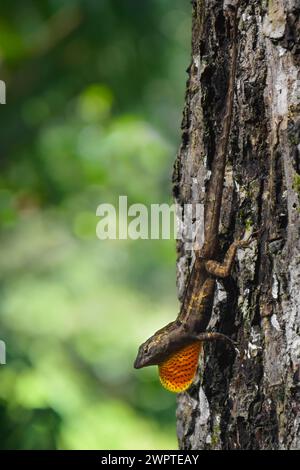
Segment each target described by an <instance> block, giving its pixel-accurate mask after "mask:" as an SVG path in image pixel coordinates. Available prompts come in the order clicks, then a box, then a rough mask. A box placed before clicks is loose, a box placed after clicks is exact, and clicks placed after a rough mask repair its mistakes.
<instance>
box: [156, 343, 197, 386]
mask: <svg viewBox="0 0 300 470" xmlns="http://www.w3.org/2000/svg"><path fill="white" fill-rule="evenodd" d="M201 350H202V343H201V342H200V341H193V342H192V343H191V344H189V345H187V346H185V347H183V348H182V349H180V350H179V351H177V352H175V353H174V354H172V355H171V356H170V357H169V358H168V359H166V360H165V361H164V362H162V363H161V364H160V365H159V366H158V369H159V378H160V381H161V384H162V386H163V387H164V388H166V389H167V390H169V391H170V392H174V393H179V392H183V391H184V390H187V389H188V388H189V386H190V385H191V383H192V382H193V379H194V377H195V374H196V372H197V367H198V359H199V354H200V352H201Z"/></svg>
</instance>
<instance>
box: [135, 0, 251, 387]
mask: <svg viewBox="0 0 300 470" xmlns="http://www.w3.org/2000/svg"><path fill="white" fill-rule="evenodd" d="M238 6H239V1H237V2H236V5H235V6H233V5H227V6H226V7H224V8H225V10H224V12H225V15H226V17H227V18H228V26H229V36H230V40H229V41H230V43H231V64H230V70H229V80H228V90H227V95H226V102H225V113H224V119H223V128H222V131H221V135H220V138H219V140H218V145H217V147H216V153H215V156H214V159H213V164H212V176H211V179H210V181H209V186H208V193H207V198H206V204H205V214H204V244H203V247H202V248H201V249H200V250H198V251H197V252H196V254H195V255H196V256H195V262H194V265H193V268H192V271H191V274H190V276H189V279H188V282H187V287H186V290H185V295H184V299H183V302H182V306H181V309H180V312H179V314H178V316H177V318H176V320H175V321H173V322H171V323H169V324H168V325H166V326H165V327H164V328H161V329H160V330H158V331H157V332H156V333H155V334H154V335H153V336H151V337H150V338H149V339H148V340H147V341H146V342H145V343H143V344H142V345H141V346H140V348H139V351H138V355H137V358H136V360H135V363H134V367H135V368H137V369H139V368H142V367H146V366H150V365H158V366H159V373H160V379H161V382H162V384H163V386H164V387H165V388H167V389H168V390H171V391H175V392H180V391H183V390H185V389H187V388H188V387H189V385H190V384H191V382H192V380H193V378H194V375H195V373H196V370H197V364H198V357H199V353H200V351H201V342H203V341H213V340H216V339H225V340H226V339H227V340H228V341H230V340H229V338H227V337H225V336H224V335H222V334H220V333H209V332H206V331H205V330H206V328H207V325H208V323H209V321H210V318H211V314H212V308H213V301H214V291H215V284H216V278H217V277H223V278H224V277H226V276H228V275H229V274H230V271H231V267H232V264H233V261H234V257H235V254H236V251H237V249H238V248H242V247H244V246H247V245H248V243H249V240H241V241H234V242H233V243H232V245H231V246H230V247H229V249H228V251H227V253H226V255H225V258H224V262H223V263H222V264H221V263H218V262H216V261H215V259H216V258H217V256H218V252H219V223H220V211H221V204H222V194H223V181H224V174H225V166H226V155H227V152H228V144H229V137H230V129H231V121H232V114H233V101H234V89H235V75H236V64H237V54H238V47H237V11H238Z"/></svg>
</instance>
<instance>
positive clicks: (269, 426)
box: [173, 0, 300, 449]
mask: <svg viewBox="0 0 300 470" xmlns="http://www.w3.org/2000/svg"><path fill="white" fill-rule="evenodd" d="M230 3H236V2H234V1H233V0H232V1H231V2H230V1H228V0H227V1H226V0H224V1H221V0H194V1H193V25H192V28H193V30H192V63H191V66H190V68H189V80H188V86H187V93H186V106H185V110H184V117H183V123H182V130H183V136H182V145H181V147H180V150H179V153H178V157H177V160H176V163H175V167H174V177H173V180H174V196H175V199H176V201H177V203H179V204H180V205H181V206H183V205H184V204H186V203H196V202H197V203H199V202H201V203H203V202H204V198H205V189H206V188H207V182H208V181H209V177H210V169H211V163H212V160H213V158H214V151H215V145H216V138H217V136H218V135H220V130H221V128H222V116H223V111H224V103H225V99H226V93H227V82H228V73H229V68H230V49H229V45H230V41H229V39H228V34H229V33H228V25H227V20H226V15H224V7H226V6H228V4H230ZM299 11H300V2H299V0H272V1H271V0H269V1H264V0H247V1H246V0H245V1H242V2H241V3H240V7H239V25H238V48H239V55H238V66H237V75H236V83H235V98H234V116H233V121H232V126H231V134H230V145H229V151H228V155H227V165H226V174H225V181H224V193H223V202H222V214H221V223H220V241H221V247H222V253H224V252H225V251H226V248H227V247H228V246H229V244H230V242H231V241H232V240H233V239H234V238H237V237H238V236H239V235H240V234H241V233H243V230H244V229H245V226H249V225H253V226H254V227H255V229H257V228H262V231H261V233H260V234H259V236H258V238H257V240H256V241H254V242H253V243H252V244H251V245H250V247H249V248H247V249H246V250H245V251H239V254H238V257H237V261H236V263H235V267H234V270H233V273H232V276H231V278H230V279H229V280H228V281H226V282H224V283H223V284H222V283H219V282H218V288H217V291H216V294H215V302H214V312H213V315H212V319H211V322H210V324H209V328H208V329H209V330H213V331H219V332H222V333H224V334H227V335H229V336H231V337H232V338H233V339H235V340H236V341H237V343H238V347H239V349H240V354H239V355H237V354H235V353H234V352H233V351H231V350H230V349H229V348H228V346H227V345H224V344H221V343H214V344H212V343H211V344H207V345H205V347H204V353H203V355H202V356H201V357H200V362H199V374H198V376H197V379H196V380H195V382H194V384H193V385H192V387H191V388H190V389H189V390H188V391H187V392H185V393H182V394H180V395H179V396H178V409H177V422H178V426H177V431H178V439H179V445H180V447H181V448H182V449H299V448H300V402H299V398H300V388H299V386H300V337H299V329H300V222H299V218H300V217H299V212H300V157H299V145H298V144H299V141H300V139H299V129H300V117H299V109H300V87H298V83H299V82H298V80H299V78H298V75H299V62H300V57H299V52H300V42H299V28H300V20H299ZM195 182H197V184H195ZM188 248H189V246H188V244H187V243H185V241H181V242H179V243H178V264H177V267H178V291H179V298H180V299H181V300H182V295H183V291H184V285H185V282H186V279H187V275H188V272H189V270H190V269H191V265H192V262H193V257H192V256H191V252H190V251H189V249H188Z"/></svg>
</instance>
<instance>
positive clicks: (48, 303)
mask: <svg viewBox="0 0 300 470" xmlns="http://www.w3.org/2000/svg"><path fill="white" fill-rule="evenodd" d="M190 16H191V12H190V5H189V3H188V2H183V1H180V0H143V1H142V2H141V1H140V0H130V1H126V2H125V1H123V0H73V1H70V0H31V1H25V2H19V3H18V5H16V4H13V3H12V2H11V1H8V0H2V1H1V19H0V79H2V80H5V82H6V84H7V104H6V105H5V106H3V105H2V106H1V107H0V112H1V116H0V157H1V160H0V163H1V177H0V223H1V235H0V238H1V244H0V276H1V279H0V289H1V297H0V338H1V339H2V340H4V341H5V342H6V345H7V364H6V365H5V366H1V368H0V416H1V426H0V446H1V448H3V449H55V448H57V449H138V448H141V449H143V448H144V449H147V448H148V449H172V448H176V445H177V443H176V433H175V396H173V395H171V394H169V393H168V392H166V391H164V390H163V389H162V388H161V386H160V384H159V380H158V375H157V370H156V368H154V367H152V368H149V369H145V370H141V371H135V370H134V369H133V366H132V364H133V360H134V358H135V355H136V352H137V347H138V345H139V344H140V343H141V342H142V341H143V340H145V339H146V338H147V336H148V335H150V334H152V333H153V332H154V331H155V329H157V328H158V327H161V326H163V324H164V323H165V322H167V321H170V320H171V319H173V318H174V317H175V315H176V312H177V308H178V305H177V302H176V289H175V257H176V253H175V244H174V242H172V241H166V240H164V241H149V240H147V241H141V240H138V241H130V240H128V241H99V240H98V239H97V238H96V224H97V221H98V219H97V217H96V208H97V206H98V205H99V204H100V203H102V202H109V203H114V204H117V202H118V197H119V195H127V196H128V199H129V201H128V202H129V203H135V202H139V203H145V204H147V205H149V204H151V203H162V202H169V201H170V200H171V183H170V180H171V171H172V164H173V161H174V158H175V153H176V148H177V146H178V143H179V137H180V135H179V128H180V120H181V110H182V107H183V99H184V87H185V69H186V67H187V65H188V62H189V42H190V40H189V35H190Z"/></svg>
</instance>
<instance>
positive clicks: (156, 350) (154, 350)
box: [134, 335, 162, 369]
mask: <svg viewBox="0 0 300 470" xmlns="http://www.w3.org/2000/svg"><path fill="white" fill-rule="evenodd" d="M161 349H162V343H160V341H159V337H158V336H157V335H153V336H151V338H149V339H147V341H145V343H143V344H141V346H140V347H139V350H138V353H137V357H136V360H135V361H134V367H135V369H141V368H142V367H147V366H154V365H157V364H159V363H160V358H161V353H162V351H161Z"/></svg>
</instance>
